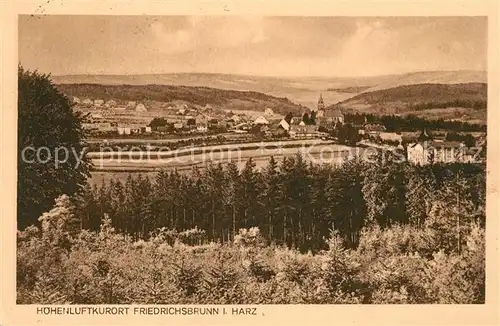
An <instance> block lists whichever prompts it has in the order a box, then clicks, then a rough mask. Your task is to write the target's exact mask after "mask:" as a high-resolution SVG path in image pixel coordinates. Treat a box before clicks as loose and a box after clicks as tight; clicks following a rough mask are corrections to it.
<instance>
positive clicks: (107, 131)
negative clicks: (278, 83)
mask: <svg viewBox="0 0 500 326" xmlns="http://www.w3.org/2000/svg"><path fill="white" fill-rule="evenodd" d="M73 104H74V108H75V110H77V111H81V112H83V113H84V114H86V115H85V122H84V123H83V124H82V127H83V128H84V129H85V130H87V132H89V134H90V135H91V136H92V137H94V138H95V139H106V141H108V140H109V139H122V138H124V139H163V138H169V137H170V138H172V137H174V138H179V139H186V138H187V139H190V138H191V139H193V138H194V137H201V136H217V135H225V136H228V137H227V138H229V139H233V140H234V139H239V140H247V141H249V140H255V139H256V137H257V138H258V139H259V140H264V141H265V140H268V141H272V140H276V139H295V140H300V139H323V140H326V139H330V140H339V137H337V136H336V135H337V134H338V133H339V130H340V129H341V128H343V126H344V124H345V122H346V121H345V115H344V114H343V113H342V111H341V110H340V109H338V108H337V109H331V108H329V109H328V108H326V107H325V103H324V100H323V97H322V95H321V94H320V95H319V99H318V104H317V108H316V109H315V110H311V111H309V112H306V113H304V114H302V115H298V116H294V115H292V114H291V113H289V114H287V115H286V116H283V115H280V114H277V113H275V112H274V111H273V109H272V108H266V109H265V111H264V112H257V111H255V112H252V111H250V112H249V111H241V112H239V111H236V110H235V111H236V113H235V112H233V111H227V110H221V109H218V108H215V107H212V106H211V105H206V106H204V107H196V106H193V105H188V104H185V103H180V104H179V103H176V104H171V105H168V106H166V105H165V104H163V107H162V109H161V110H157V109H156V110H151V109H150V108H148V107H147V106H146V105H145V104H144V103H141V102H135V101H127V102H126V103H125V102H121V103H120V102H119V101H117V100H113V99H111V100H108V101H104V100H101V99H95V100H92V99H89V98H86V99H84V100H83V101H82V100H80V99H79V98H77V97H73ZM348 125H349V126H350V124H348ZM352 130H354V131H353V133H354V135H351V136H348V137H350V138H352V139H351V142H350V143H349V145H357V146H363V147H373V148H378V149H380V150H388V151H394V150H399V151H402V152H403V153H404V154H405V157H406V158H407V159H408V161H409V162H412V163H414V164H419V165H423V164H430V163H438V162H443V163H450V162H478V160H480V155H479V152H478V150H477V149H476V150H474V149H473V148H469V147H472V146H469V147H468V146H466V144H465V143H464V142H463V141H450V140H448V139H447V134H448V133H447V132H438V133H435V134H433V136H432V137H431V136H429V134H428V133H427V131H426V130H422V131H421V132H419V133H415V132H413V133H412V132H406V133H400V132H399V133H396V132H387V131H386V128H385V127H384V126H383V125H381V124H373V123H367V121H366V119H365V121H364V123H362V124H353V126H352ZM484 139H485V138H484V136H479V137H477V139H476V144H474V145H480V144H481V142H483V141H484ZM340 142H341V143H344V144H345V143H346V140H345V139H343V141H342V140H341V141H340Z"/></svg>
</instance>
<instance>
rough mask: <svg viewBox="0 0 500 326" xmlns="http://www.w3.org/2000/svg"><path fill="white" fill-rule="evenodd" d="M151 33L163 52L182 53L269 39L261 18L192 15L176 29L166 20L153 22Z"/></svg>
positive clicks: (223, 47)
mask: <svg viewBox="0 0 500 326" xmlns="http://www.w3.org/2000/svg"><path fill="white" fill-rule="evenodd" d="M150 28H151V32H152V34H153V37H154V39H155V43H156V45H157V48H158V50H160V51H161V52H164V53H182V52H187V51H195V50H197V49H200V48H217V49H222V50H223V49H225V48H236V47H244V46H249V45H254V44H258V43H262V42H265V41H267V40H268V37H267V36H266V35H265V34H264V29H263V18H260V17H213V16H211V17H207V16H191V17H189V20H188V24H187V26H185V27H182V28H180V29H177V30H171V29H168V28H167V25H166V23H165V22H155V23H153V24H151V27H150Z"/></svg>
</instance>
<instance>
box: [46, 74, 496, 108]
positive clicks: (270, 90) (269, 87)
mask: <svg viewBox="0 0 500 326" xmlns="http://www.w3.org/2000/svg"><path fill="white" fill-rule="evenodd" d="M333 73H335V72H333ZM52 80H53V81H54V82H55V83H56V84H101V85H149V84H156V85H174V86H195V87H204V86H208V87H213V88H220V89H230V90H239V91H253V92H259V93H265V94H269V95H272V96H276V97H286V98H288V99H290V100H291V101H293V102H294V103H298V104H301V105H305V106H307V107H309V108H315V107H316V104H317V101H318V97H319V93H320V92H323V98H324V100H325V103H326V104H327V105H328V104H335V103H338V102H340V101H344V100H346V99H348V98H350V97H352V96H353V95H356V94H357V93H359V92H358V91H367V90H368V91H370V90H380V89H386V88H393V87H397V86H401V85H410V84H423V83H439V84H457V83H473V82H479V83H485V82H486V81H487V78H486V72H484V71H430V72H415V73H407V74H400V75H383V76H372V77H266V76H248V75H231V74H209V73H178V74H142V75H67V76H52ZM360 88H363V89H360ZM364 88H368V89H364ZM328 89H330V91H327V90H328ZM345 89H347V90H349V92H347V93H346V92H345Z"/></svg>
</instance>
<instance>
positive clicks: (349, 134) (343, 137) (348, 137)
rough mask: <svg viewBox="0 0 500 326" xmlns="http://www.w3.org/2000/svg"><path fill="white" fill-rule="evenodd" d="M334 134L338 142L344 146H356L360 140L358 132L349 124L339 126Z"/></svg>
mask: <svg viewBox="0 0 500 326" xmlns="http://www.w3.org/2000/svg"><path fill="white" fill-rule="evenodd" d="M336 134H337V138H338V140H339V142H340V143H341V144H345V145H356V143H357V142H359V141H360V140H361V135H360V134H359V132H358V130H357V129H356V128H355V127H354V126H352V125H351V124H344V125H340V126H339V127H338V128H337V130H336Z"/></svg>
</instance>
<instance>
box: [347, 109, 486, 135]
mask: <svg viewBox="0 0 500 326" xmlns="http://www.w3.org/2000/svg"><path fill="white" fill-rule="evenodd" d="M365 119H366V122H367V123H377V124H381V125H383V126H384V127H385V128H386V131H388V132H401V131H420V130H422V129H423V128H424V127H427V128H428V129H430V130H447V131H454V132H474V131H476V132H477V131H480V132H486V129H487V128H486V125H481V124H475V123H469V122H462V121H450V120H444V119H436V120H427V119H423V118H419V117H417V116H414V115H407V116H395V115H382V116H379V115H375V114H365V113H354V114H353V113H346V114H345V122H346V123H351V124H356V125H362V124H363V123H365Z"/></svg>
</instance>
